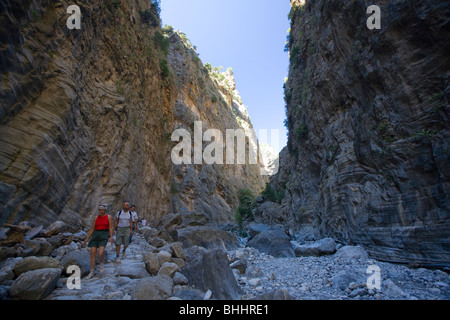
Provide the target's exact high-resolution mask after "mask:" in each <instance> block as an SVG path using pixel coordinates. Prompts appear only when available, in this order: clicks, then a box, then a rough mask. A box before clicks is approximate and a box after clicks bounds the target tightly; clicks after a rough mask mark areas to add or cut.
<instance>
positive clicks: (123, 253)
mask: <svg viewBox="0 0 450 320" xmlns="http://www.w3.org/2000/svg"><path fill="white" fill-rule="evenodd" d="M122 259H125V251H124V252H122Z"/></svg>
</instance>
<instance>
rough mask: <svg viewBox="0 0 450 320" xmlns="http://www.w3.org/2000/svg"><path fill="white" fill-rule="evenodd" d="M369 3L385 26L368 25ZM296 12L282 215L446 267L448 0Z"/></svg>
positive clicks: (449, 223) (374, 252)
mask: <svg viewBox="0 0 450 320" xmlns="http://www.w3.org/2000/svg"><path fill="white" fill-rule="evenodd" d="M373 4H376V5H378V6H380V8H381V29H380V30H376V29H374V30H369V29H368V28H367V26H366V21H367V19H368V18H369V15H368V14H366V10H367V8H368V7H369V6H370V5H373ZM290 18H291V29H290V34H289V43H288V46H289V51H290V70H289V79H288V80H287V82H286V84H285V99H286V103H287V111H286V112H287V123H286V124H287V126H288V129H289V139H288V146H287V147H286V148H285V149H284V150H283V151H282V152H281V154H280V171H279V173H278V174H277V175H276V176H274V177H272V178H271V185H272V186H273V187H274V189H277V190H286V192H285V197H284V199H283V201H282V202H281V204H280V205H278V206H277V208H276V210H273V211H275V212H276V218H277V219H278V222H282V223H284V224H285V225H287V226H289V227H290V228H294V229H296V230H304V232H306V230H309V232H312V234H314V235H315V236H316V237H323V236H331V237H333V238H335V239H336V240H337V241H341V242H343V243H349V244H361V245H364V246H365V247H366V249H367V250H368V252H369V253H370V255H371V256H373V257H374V258H376V259H379V260H387V261H394V262H404V263H418V264H428V265H449V264H450V237H449V235H450V202H449V194H450V192H449V191H450V190H449V188H450V167H449V163H450V161H449V160H450V151H449V150H450V149H449V148H450V134H449V127H448V123H449V99H450V85H449V75H450V60H449V58H448V52H450V47H449V44H450V41H449V40H450V39H449V35H450V33H449V31H450V30H449V29H450V23H449V22H450V6H449V3H448V1H438V0H435V1H420V0H418V1H394V0H384V1H376V3H374V2H373V1H372V2H370V1H363V0H357V1H337V0H330V1H312V0H310V1H308V0H307V1H300V3H298V2H295V1H294V3H293V7H292V11H291V13H290ZM263 205H266V207H267V208H269V209H270V208H271V206H267V202H266V204H263ZM269 209H266V210H265V209H264V207H261V205H260V213H259V215H260V216H261V217H265V220H270V219H273V217H271V216H270V215H268V213H267V210H269ZM270 210H271V209H270ZM270 210H269V211H270ZM263 220H264V219H263ZM311 230H312V231H311Z"/></svg>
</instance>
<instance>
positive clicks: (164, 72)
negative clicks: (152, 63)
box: [159, 59, 170, 79]
mask: <svg viewBox="0 0 450 320" xmlns="http://www.w3.org/2000/svg"><path fill="white" fill-rule="evenodd" d="M159 68H160V71H161V77H162V78H163V79H167V78H168V77H169V75H170V70H169V64H168V63H167V59H161V60H160V61H159Z"/></svg>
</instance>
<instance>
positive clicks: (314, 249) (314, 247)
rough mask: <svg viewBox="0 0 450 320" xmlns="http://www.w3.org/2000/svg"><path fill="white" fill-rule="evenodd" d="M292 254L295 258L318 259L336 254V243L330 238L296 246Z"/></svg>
mask: <svg viewBox="0 0 450 320" xmlns="http://www.w3.org/2000/svg"><path fill="white" fill-rule="evenodd" d="M294 252H295V256H297V257H307V256H315V257H320V256H322V255H326V254H333V253H335V252H336V242H335V241H334V239H332V238H325V239H321V240H318V241H314V242H312V243H308V244H304V245H300V246H297V247H296V248H295V250H294Z"/></svg>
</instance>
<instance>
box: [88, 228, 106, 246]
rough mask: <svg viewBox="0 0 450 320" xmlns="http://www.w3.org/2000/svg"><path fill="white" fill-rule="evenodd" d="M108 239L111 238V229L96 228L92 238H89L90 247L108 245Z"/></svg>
mask: <svg viewBox="0 0 450 320" xmlns="http://www.w3.org/2000/svg"><path fill="white" fill-rule="evenodd" d="M108 240H109V230H105V231H103V230H101V231H100V230H95V231H94V233H93V234H92V236H91V239H90V240H89V244H88V247H89V248H92V247H94V248H100V247H106V244H107V243H108Z"/></svg>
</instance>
